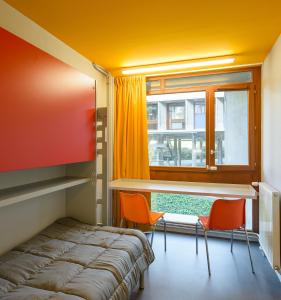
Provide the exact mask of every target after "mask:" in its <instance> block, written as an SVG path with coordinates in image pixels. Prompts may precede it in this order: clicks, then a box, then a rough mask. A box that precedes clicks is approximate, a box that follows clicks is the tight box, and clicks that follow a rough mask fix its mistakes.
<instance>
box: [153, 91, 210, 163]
mask: <svg viewBox="0 0 281 300" xmlns="http://www.w3.org/2000/svg"><path fill="white" fill-rule="evenodd" d="M147 98H148V104H147V111H148V127H149V130H148V137H149V160H150V165H152V166H190V167H192V166H193V167H204V166H205V165H206V107H205V105H206V102H205V98H206V95H205V92H191V93H176V94H163V95H155V96H148V97H147ZM156 104H157V108H158V110H157V112H158V116H157V118H158V121H157V122H158V123H157V124H158V125H157V128H156V127H155V126H154V127H153V128H152V125H151V123H150V122H151V118H154V116H155V114H153V113H152V105H156Z"/></svg>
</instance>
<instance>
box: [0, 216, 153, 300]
mask: <svg viewBox="0 0 281 300" xmlns="http://www.w3.org/2000/svg"><path fill="white" fill-rule="evenodd" d="M153 260H154V254H153V251H152V249H151V247H150V245H149V243H148V241H147V239H146V237H145V235H144V234H143V233H142V232H140V231H137V230H133V229H122V228H114V227H107V226H105V227H99V226H91V225H88V224H84V223H81V222H78V221H76V220H74V219H71V218H64V219H60V220H58V221H56V222H55V223H53V224H52V225H50V226H49V227H47V228H46V229H45V230H43V231H42V232H40V233H39V234H38V235H37V236H35V237H34V238H32V239H31V240H29V241H27V242H25V243H24V244H21V245H20V246H18V247H16V248H15V249H13V250H12V251H10V252H8V253H6V254H5V255H3V256H2V257H0V299H1V300H27V299H28V300H29V299H36V300H41V299H42V300H43V299H44V300H46V299H48V300H54V299H58V300H82V299H86V300H107V299H112V300H117V299H118V300H119V299H129V297H130V295H131V294H132V292H134V291H135V290H136V289H137V288H138V287H139V286H140V282H141V281H142V279H143V272H144V271H145V270H146V269H147V268H148V266H149V265H150V264H151V263H152V262H153Z"/></svg>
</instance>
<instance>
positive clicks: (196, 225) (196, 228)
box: [195, 222, 198, 254]
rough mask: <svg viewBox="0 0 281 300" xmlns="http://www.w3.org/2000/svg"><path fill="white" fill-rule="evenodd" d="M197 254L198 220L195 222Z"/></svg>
mask: <svg viewBox="0 0 281 300" xmlns="http://www.w3.org/2000/svg"><path fill="white" fill-rule="evenodd" d="M195 238H196V254H198V222H196V224H195Z"/></svg>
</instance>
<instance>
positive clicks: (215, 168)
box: [206, 165, 218, 171]
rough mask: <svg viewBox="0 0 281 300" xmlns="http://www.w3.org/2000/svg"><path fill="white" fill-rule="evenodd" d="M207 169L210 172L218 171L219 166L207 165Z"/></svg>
mask: <svg viewBox="0 0 281 300" xmlns="http://www.w3.org/2000/svg"><path fill="white" fill-rule="evenodd" d="M206 169H207V170H209V171H217V169H218V167H217V166H209V165H206Z"/></svg>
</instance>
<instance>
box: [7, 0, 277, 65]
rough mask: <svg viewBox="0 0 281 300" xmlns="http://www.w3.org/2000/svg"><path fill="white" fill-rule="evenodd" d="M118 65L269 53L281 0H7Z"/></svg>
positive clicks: (245, 60)
mask: <svg viewBox="0 0 281 300" xmlns="http://www.w3.org/2000/svg"><path fill="white" fill-rule="evenodd" d="M5 1H6V2H7V3H9V4H10V5H11V6H13V7H14V8H16V9H17V10H19V11H20V12H22V13H23V14H24V15H26V16H27V17H29V18H30V19H32V20H33V21H35V22H36V23H38V24H39V25H40V26H42V27H43V28H45V29H46V30H48V31H49V32H51V33H52V34H54V35H55V36H57V37H58V38H59V39H61V40H62V41H64V42H65V43H66V44H68V45H70V46H71V47H72V48H74V49H75V50H77V51H78V52H80V53H81V54H82V55H84V56H86V57H87V58H89V59H90V60H91V61H93V62H96V63H98V64H100V65H102V66H103V67H105V68H107V69H109V70H113V69H118V68H122V67H128V66H138V65H146V64H156V63H163V62H172V61H180V60H189V59H197V58H207V57H215V56H230V55H231V56H232V55H234V56H235V57H236V62H235V64H236V65H241V64H255V63H260V62H262V61H263V60H264V58H265V56H266V54H267V52H268V51H269V50H270V48H271V47H272V45H273V43H274V41H275V40H276V38H277V37H278V35H279V34H280V32H281V1H280V0H232V1H228V0H201V1H200V0H173V1H172V0H170V1H168V0H139V1H136V0H123V1H121V0H24V1H23V0H5Z"/></svg>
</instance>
